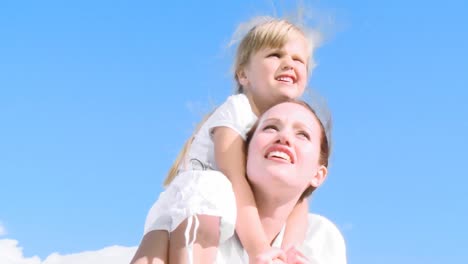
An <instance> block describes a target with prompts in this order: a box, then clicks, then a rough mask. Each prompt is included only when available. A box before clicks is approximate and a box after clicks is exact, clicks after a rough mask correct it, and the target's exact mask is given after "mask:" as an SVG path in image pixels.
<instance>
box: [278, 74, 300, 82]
mask: <svg viewBox="0 0 468 264" xmlns="http://www.w3.org/2000/svg"><path fill="white" fill-rule="evenodd" d="M276 80H277V81H280V82H286V83H295V82H296V77H295V76H294V75H292V74H281V75H278V76H277V77H276Z"/></svg>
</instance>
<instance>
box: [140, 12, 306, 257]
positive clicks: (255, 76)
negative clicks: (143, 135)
mask: <svg viewBox="0 0 468 264" xmlns="http://www.w3.org/2000/svg"><path fill="white" fill-rule="evenodd" d="M314 44H315V43H313V42H312V41H311V40H310V39H309V36H308V34H307V32H306V31H304V29H301V28H300V27H299V26H297V25H294V24H292V23H291V22H289V21H286V20H283V19H274V18H262V19H261V20H257V23H256V25H255V26H254V27H253V28H251V29H250V31H249V32H248V33H247V34H246V35H245V37H244V38H243V39H242V41H241V42H240V44H239V46H238V49H237V54H236V59H235V64H234V67H235V80H236V82H237V86H238V88H237V93H236V94H235V95H232V96H230V97H229V98H228V99H227V100H226V101H225V102H224V103H223V104H222V105H221V106H219V107H218V108H217V109H216V110H215V111H214V112H213V113H212V114H211V115H210V116H209V117H208V119H206V120H205V121H203V122H202V123H201V126H200V127H199V128H198V129H197V130H196V132H195V134H194V136H193V137H192V138H191V139H190V140H189V141H188V142H187V143H186V146H184V150H183V151H182V152H181V153H180V154H179V157H178V158H177V160H176V162H175V163H174V165H173V167H172V169H171V171H170V173H169V175H168V177H167V179H166V181H165V184H166V185H167V188H166V190H165V191H164V192H163V193H161V195H160V197H159V199H158V201H157V202H156V203H155V204H154V205H153V207H152V208H151V210H150V212H149V213H148V216H147V219H146V224H145V236H144V237H143V240H142V242H141V244H140V246H139V249H138V250H137V252H136V254H135V256H134V258H133V260H132V263H168V262H169V263H186V262H189V263H213V262H214V260H215V257H216V252H217V246H218V245H219V243H221V242H223V241H224V240H226V239H227V238H228V237H230V236H232V234H233V232H234V228H235V230H236V233H237V235H238V237H239V238H240V241H241V243H242V245H243V247H244V248H245V250H246V251H247V253H248V255H249V259H250V263H268V262H269V261H270V260H272V259H275V258H279V259H285V255H284V252H283V251H282V250H280V249H275V248H272V247H271V246H270V242H269V241H271V240H269V239H268V238H267V236H266V235H265V232H264V231H263V227H262V224H261V223H260V219H259V215H258V210H257V207H256V204H255V200H254V198H253V193H252V190H251V188H250V186H249V183H248V181H247V179H246V177H245V136H246V133H247V132H248V131H249V130H250V128H251V127H252V125H253V124H254V123H255V121H256V120H257V116H259V115H260V114H261V113H263V112H264V111H265V110H266V109H268V108H269V107H271V106H272V105H275V104H277V103H279V102H282V101H284V100H287V99H291V98H298V97H300V96H301V95H302V94H303V92H304V90H305V87H306V84H307V80H308V71H309V70H310V68H311V59H312V58H311V55H312V51H313V48H314ZM277 155H281V153H278V154H277ZM231 188H232V189H233V190H234V195H235V197H234V196H232V191H230V190H231ZM236 207H237V215H236V212H233V210H232V209H230V210H227V209H229V208H236ZM307 207H308V206H307V201H302V202H299V203H298V204H297V205H296V206H295V209H294V211H293V213H292V214H291V217H290V218H289V219H288V225H287V226H294V229H291V230H289V229H287V230H286V234H285V237H284V240H283V244H282V247H283V248H285V247H289V246H292V245H294V244H296V243H299V242H301V241H302V240H303V236H304V233H305V231H306V228H307V211H308V208H307ZM158 261H159V262H158Z"/></svg>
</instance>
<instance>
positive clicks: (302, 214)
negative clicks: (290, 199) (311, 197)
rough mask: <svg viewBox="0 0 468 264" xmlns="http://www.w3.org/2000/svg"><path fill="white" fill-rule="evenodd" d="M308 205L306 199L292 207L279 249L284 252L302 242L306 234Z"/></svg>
mask: <svg viewBox="0 0 468 264" xmlns="http://www.w3.org/2000/svg"><path fill="white" fill-rule="evenodd" d="M308 213H309V204H308V202H307V198H306V199H303V200H302V201H301V202H299V203H297V204H296V206H294V209H293V211H292V212H291V214H290V215H289V217H288V220H287V223H286V230H285V232H284V237H283V243H282V244H281V248H283V249H284V250H287V249H289V248H290V247H293V246H297V245H298V244H301V243H302V242H303V241H304V238H305V235H306V233H307V226H308V219H307V216H308Z"/></svg>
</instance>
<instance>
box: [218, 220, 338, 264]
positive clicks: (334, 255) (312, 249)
mask: <svg viewBox="0 0 468 264" xmlns="http://www.w3.org/2000/svg"><path fill="white" fill-rule="evenodd" d="M308 217H309V219H308V220H309V226H308V229H307V234H306V237H305V240H304V243H302V245H300V246H299V247H298V250H299V251H300V252H302V253H303V254H304V255H305V256H306V257H307V259H308V261H309V262H308V263H310V264H346V246H345V242H344V239H343V236H342V235H341V233H340V231H339V230H338V228H337V227H336V226H335V225H334V224H333V223H332V222H331V221H330V220H328V219H327V218H325V217H323V216H320V215H317V214H309V216H308ZM283 233H284V228H283V230H282V231H281V232H280V234H279V235H278V236H277V238H276V239H275V241H274V242H273V246H274V247H278V248H279V247H280V246H281V242H282V240H283ZM227 263H240V264H242V263H245V264H248V263H249V257H248V255H247V252H246V251H245V250H244V249H243V248H242V245H241V243H240V240H239V238H238V237H237V235H233V236H232V237H231V238H229V239H228V240H226V241H225V242H223V243H221V245H219V248H218V254H217V257H216V264H227Z"/></svg>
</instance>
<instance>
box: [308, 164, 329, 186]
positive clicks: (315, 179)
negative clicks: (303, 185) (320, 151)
mask: <svg viewBox="0 0 468 264" xmlns="http://www.w3.org/2000/svg"><path fill="white" fill-rule="evenodd" d="M327 174H328V169H327V167H325V166H323V165H321V166H320V167H319V169H318V171H317V173H316V174H315V175H314V176H312V179H311V180H310V185H312V186H313V187H315V188H317V187H319V186H320V185H322V183H323V182H324V181H325V179H326V178H327Z"/></svg>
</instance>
